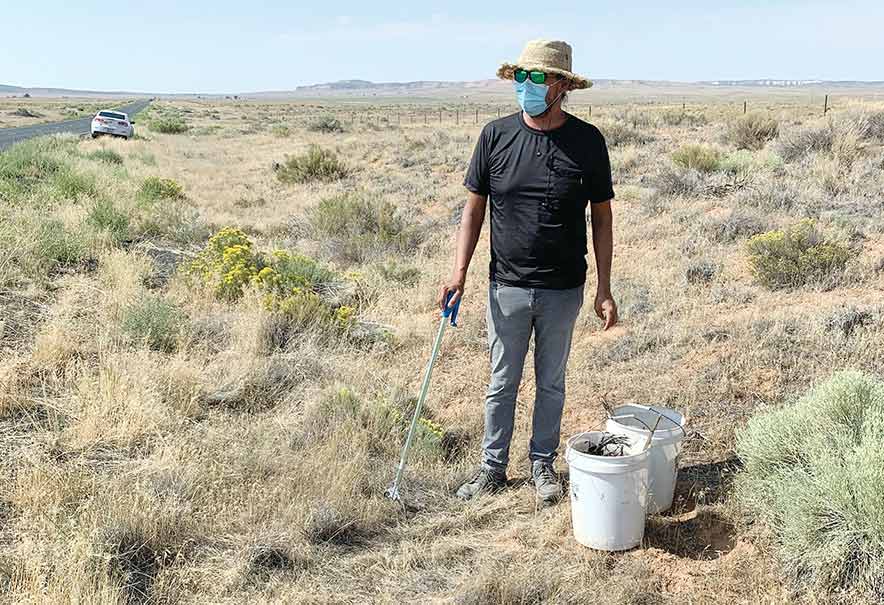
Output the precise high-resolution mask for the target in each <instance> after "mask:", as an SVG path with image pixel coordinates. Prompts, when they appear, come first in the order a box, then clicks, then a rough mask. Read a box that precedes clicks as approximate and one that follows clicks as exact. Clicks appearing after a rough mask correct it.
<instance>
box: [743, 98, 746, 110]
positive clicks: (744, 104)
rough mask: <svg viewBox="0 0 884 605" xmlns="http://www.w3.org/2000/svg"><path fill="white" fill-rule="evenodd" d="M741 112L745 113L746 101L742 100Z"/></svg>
mask: <svg viewBox="0 0 884 605" xmlns="http://www.w3.org/2000/svg"><path fill="white" fill-rule="evenodd" d="M743 113H746V101H743Z"/></svg>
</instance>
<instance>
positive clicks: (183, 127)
mask: <svg viewBox="0 0 884 605" xmlns="http://www.w3.org/2000/svg"><path fill="white" fill-rule="evenodd" d="M148 127H149V128H150V129H151V130H152V131H154V132H159V133H162V134H181V133H182V132H187V131H188V130H189V128H190V127H189V126H188V125H187V122H185V121H184V120H183V119H182V118H180V117H178V116H162V117H158V118H154V119H153V120H151V121H150V122H148Z"/></svg>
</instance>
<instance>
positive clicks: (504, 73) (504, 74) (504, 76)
mask: <svg viewBox="0 0 884 605" xmlns="http://www.w3.org/2000/svg"><path fill="white" fill-rule="evenodd" d="M516 69H527V70H528V71H531V70H532V69H536V70H539V71H544V72H546V73H548V74H556V75H559V76H562V77H564V78H567V79H568V80H570V81H571V89H572V90H579V89H581V88H589V87H590V86H592V80H588V79H586V78H584V77H583V76H579V75H577V74H575V73H574V72H570V71H567V70H565V69H559V68H557V67H549V66H547V65H540V64H536V63H535V64H530V65H529V64H524V65H523V64H516V63H504V64H502V65H501V66H500V68H499V69H498V70H497V77H498V78H500V79H501V80H512V79H513V72H514V71H515V70H516Z"/></svg>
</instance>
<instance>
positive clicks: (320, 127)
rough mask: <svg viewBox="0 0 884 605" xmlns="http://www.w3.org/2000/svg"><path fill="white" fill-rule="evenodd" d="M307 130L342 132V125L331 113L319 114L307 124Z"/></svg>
mask: <svg viewBox="0 0 884 605" xmlns="http://www.w3.org/2000/svg"><path fill="white" fill-rule="evenodd" d="M307 130H309V131H310V132H325V133H333V132H344V125H343V124H341V121H340V120H339V119H337V118H336V117H334V116H333V115H324V116H319V117H318V118H315V119H313V120H311V121H310V123H309V124H307Z"/></svg>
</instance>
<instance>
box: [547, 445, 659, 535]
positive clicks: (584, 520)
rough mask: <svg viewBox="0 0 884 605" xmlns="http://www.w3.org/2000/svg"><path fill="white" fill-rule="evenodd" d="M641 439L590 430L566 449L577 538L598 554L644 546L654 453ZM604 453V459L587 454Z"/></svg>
mask: <svg viewBox="0 0 884 605" xmlns="http://www.w3.org/2000/svg"><path fill="white" fill-rule="evenodd" d="M643 445H644V442H643V441H642V440H640V439H636V438H635V437H631V436H625V439H624V437H623V436H620V438H619V439H618V438H617V436H616V435H611V434H609V433H602V432H599V431H588V432H585V433H580V434H578V435H575V436H573V437H571V438H570V439H569V440H568V445H567V448H566V449H565V460H566V462H567V463H568V466H569V468H570V485H571V487H570V491H571V524H572V526H573V528H574V538H575V539H576V540H577V541H578V542H579V543H580V544H583V545H584V546H588V547H590V548H595V549H598V550H628V549H630V548H634V547H636V546H638V545H639V544H641V541H642V538H643V537H644V533H645V516H646V514H647V504H648V459H649V455H650V449H647V450H644V449H643ZM587 451H590V452H591V451H596V452H599V451H600V452H601V455H593V454H589V453H585V452H587Z"/></svg>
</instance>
